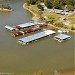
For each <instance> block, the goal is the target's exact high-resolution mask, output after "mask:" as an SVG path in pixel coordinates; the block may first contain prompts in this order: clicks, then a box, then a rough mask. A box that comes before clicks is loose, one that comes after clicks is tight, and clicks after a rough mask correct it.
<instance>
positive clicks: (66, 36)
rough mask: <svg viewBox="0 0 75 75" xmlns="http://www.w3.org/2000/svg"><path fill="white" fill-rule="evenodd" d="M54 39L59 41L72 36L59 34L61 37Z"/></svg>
mask: <svg viewBox="0 0 75 75" xmlns="http://www.w3.org/2000/svg"><path fill="white" fill-rule="evenodd" d="M54 37H55V38H57V39H61V40H64V39H67V38H70V36H69V35H66V34H59V35H57V36H54Z"/></svg>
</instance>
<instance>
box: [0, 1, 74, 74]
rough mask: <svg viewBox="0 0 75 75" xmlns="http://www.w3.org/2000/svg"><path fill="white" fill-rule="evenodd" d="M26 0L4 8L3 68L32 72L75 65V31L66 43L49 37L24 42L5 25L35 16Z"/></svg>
mask: <svg viewBox="0 0 75 75" xmlns="http://www.w3.org/2000/svg"><path fill="white" fill-rule="evenodd" d="M24 2H25V0H11V1H10V2H7V3H9V4H11V6H12V8H13V10H14V11H12V12H0V72H8V73H14V74H21V75H22V74H32V73H34V72H38V71H40V70H41V71H43V72H44V73H48V72H53V71H54V70H57V71H69V70H73V69H74V35H73V34H70V35H71V39H70V40H68V41H65V42H63V43H58V42H56V41H55V40H54V38H53V37H48V38H45V39H42V40H39V41H38V42H34V43H31V44H29V45H27V46H21V45H19V44H18V43H17V40H18V39H19V38H21V37H24V36H21V37H17V38H14V37H12V36H11V33H10V32H8V31H7V30H6V29H5V28H4V26H5V25H10V26H11V25H12V24H13V25H17V24H22V23H25V22H28V21H30V20H31V17H32V16H31V13H29V12H28V11H26V10H24V9H23V8H22V5H23V3H24Z"/></svg>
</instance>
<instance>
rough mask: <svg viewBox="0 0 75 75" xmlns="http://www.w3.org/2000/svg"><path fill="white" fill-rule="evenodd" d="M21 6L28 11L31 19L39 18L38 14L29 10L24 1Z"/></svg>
mask: <svg viewBox="0 0 75 75" xmlns="http://www.w3.org/2000/svg"><path fill="white" fill-rule="evenodd" d="M23 8H24V9H26V10H27V11H29V12H30V13H31V14H32V18H31V19H32V20H37V19H39V17H38V15H37V14H36V13H34V12H33V11H31V10H30V9H29V8H28V7H26V3H24V4H23Z"/></svg>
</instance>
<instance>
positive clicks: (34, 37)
mask: <svg viewBox="0 0 75 75" xmlns="http://www.w3.org/2000/svg"><path fill="white" fill-rule="evenodd" d="M55 33H56V32H55V31H52V30H44V31H43V32H40V33H37V34H33V35H30V36H27V37H24V38H21V39H19V40H18V42H19V43H21V44H23V45H24V44H27V43H29V42H32V41H35V40H38V39H40V38H43V37H46V36H49V35H52V34H55Z"/></svg>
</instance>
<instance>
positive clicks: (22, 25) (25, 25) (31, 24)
mask: <svg viewBox="0 0 75 75" xmlns="http://www.w3.org/2000/svg"><path fill="white" fill-rule="evenodd" d="M33 25H35V24H34V23H25V24H20V25H17V26H20V27H22V28H23V27H28V26H33Z"/></svg>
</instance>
